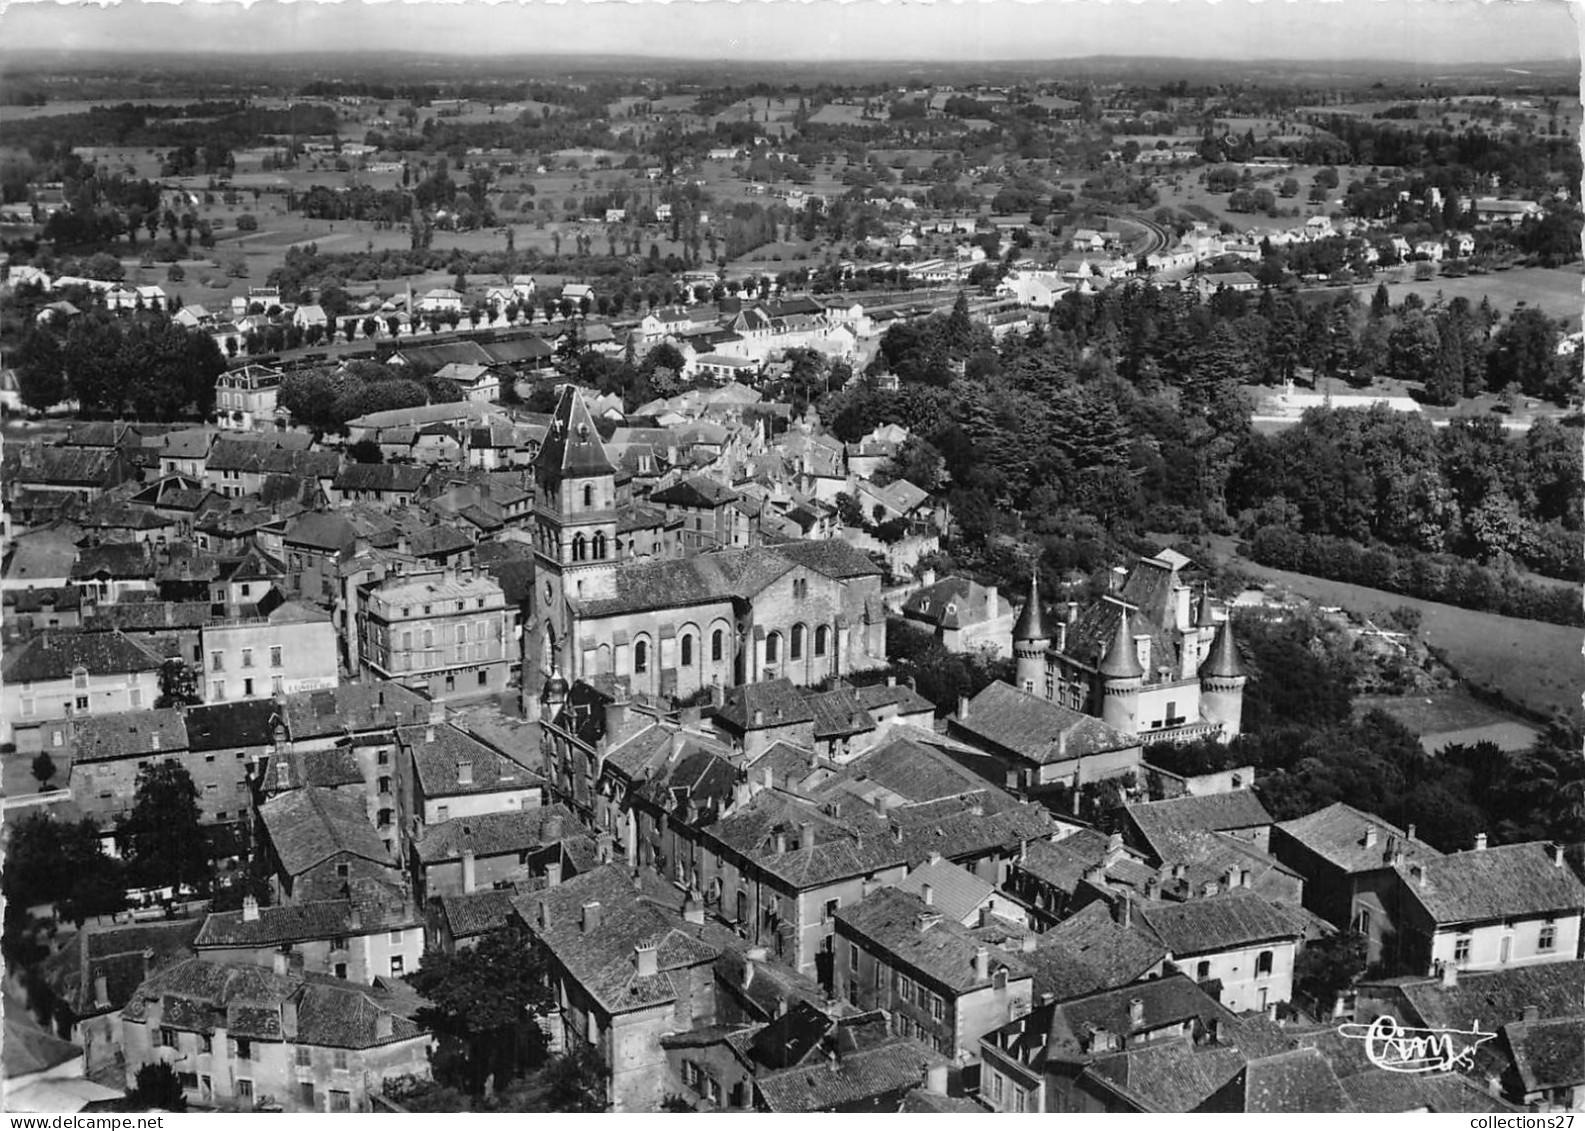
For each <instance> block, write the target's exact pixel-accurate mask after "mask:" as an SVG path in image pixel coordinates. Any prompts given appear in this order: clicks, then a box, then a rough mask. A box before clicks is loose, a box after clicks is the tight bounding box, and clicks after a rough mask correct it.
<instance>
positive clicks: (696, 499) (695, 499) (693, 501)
mask: <svg viewBox="0 0 1585 1131" xmlns="http://www.w3.org/2000/svg"><path fill="white" fill-rule="evenodd" d="M737 497H738V494H737V492H736V491H734V490H732V488H730V487H727V486H725V485H723V484H720V483H717V482H716V481H715V480H714V479H711V478H710V477H709V476H706V475H695V476H693V477H692V478H689V479H684V480H683V481H682V482H680V483H674V484H672V485H671V486H670V487H666V488H663V489H661V490H659V491H653V492H651V493H650V496H649V501H650V502H652V503H659V504H660V505H661V506H679V507H692V508H698V509H704V510H714V509H715V508H716V507H724V506H726V505H727V504H728V503H730V502H732V501H734V500H735V499H737Z"/></svg>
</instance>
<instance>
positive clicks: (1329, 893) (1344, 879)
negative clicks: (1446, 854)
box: [1271, 801, 1442, 969]
mask: <svg viewBox="0 0 1585 1131" xmlns="http://www.w3.org/2000/svg"><path fill="white" fill-rule="evenodd" d="M1414 832H1415V830H1414V828H1413V826H1410V828H1409V829H1408V830H1407V831H1406V830H1403V829H1400V828H1398V827H1397V826H1395V825H1391V824H1388V823H1387V822H1386V821H1384V820H1382V819H1381V818H1380V817H1377V816H1375V815H1373V814H1370V813H1365V812H1363V811H1361V810H1359V809H1355V808H1354V807H1353V806H1352V805H1348V804H1346V803H1345V802H1341V801H1339V802H1336V803H1334V804H1332V805H1328V806H1327V807H1326V808H1324V809H1318V810H1316V811H1315V812H1314V813H1310V814H1307V815H1306V816H1303V817H1296V818H1295V819H1293V820H1291V821H1283V822H1281V823H1279V824H1276V825H1274V826H1272V829H1271V854H1272V855H1273V856H1275V857H1276V858H1277V859H1278V860H1280V861H1281V862H1282V863H1283V864H1285V865H1286V866H1288V867H1289V868H1292V869H1293V870H1294V871H1296V872H1298V873H1299V874H1300V875H1301V876H1303V877H1304V906H1305V908H1306V909H1308V910H1310V911H1313V912H1315V914H1317V915H1319V916H1320V917H1321V918H1323V919H1325V920H1326V921H1327V922H1329V923H1331V924H1332V925H1333V926H1334V927H1336V928H1338V929H1339V930H1352V931H1357V932H1358V933H1360V934H1362V935H1364V936H1365V938H1366V942H1367V947H1368V950H1367V957H1368V960H1369V961H1370V962H1371V963H1373V964H1375V963H1386V964H1388V965H1390V966H1392V967H1394V968H1396V967H1397V966H1399V965H1401V964H1405V963H1408V960H1409V958H1410V955H1411V952H1410V950H1409V948H1408V947H1407V940H1406V939H1404V937H1403V934H1402V923H1401V919H1402V916H1403V914H1404V911H1403V910H1402V908H1401V906H1400V900H1401V897H1402V896H1403V894H1404V891H1405V885H1404V883H1403V880H1402V876H1401V874H1400V868H1401V867H1403V866H1408V867H1410V868H1411V869H1412V867H1413V866H1414V865H1420V866H1421V867H1422V875H1423V874H1425V867H1426V866H1429V867H1430V868H1432V869H1434V868H1435V866H1436V862H1437V861H1439V860H1441V859H1442V854H1441V853H1440V852H1438V851H1437V850H1436V849H1434V848H1432V847H1431V846H1430V845H1428V844H1426V843H1425V842H1424V841H1422V840H1420V839H1419V838H1417V837H1416V836H1415V835H1414ZM1411 878H1413V877H1412V871H1411ZM1417 949H1423V948H1417ZM1421 957H1423V956H1421ZM1408 964H1410V965H1414V963H1408ZM1423 968H1424V967H1423V966H1421V969H1423Z"/></svg>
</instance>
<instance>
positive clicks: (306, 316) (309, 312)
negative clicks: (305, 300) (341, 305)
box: [292, 304, 330, 330]
mask: <svg viewBox="0 0 1585 1131" xmlns="http://www.w3.org/2000/svg"><path fill="white" fill-rule="evenodd" d="M329 321H330V319H329V318H327V317H326V316H325V308H324V307H322V306H319V305H316V304H308V305H306V306H299V307H298V308H297V309H296V310H294V311H292V325H293V326H296V327H298V328H299V329H302V330H308V329H311V328H313V327H316V326H317V327H318V328H319V329H321V330H323V329H324V328H325V326H326V325H327V324H328V323H329Z"/></svg>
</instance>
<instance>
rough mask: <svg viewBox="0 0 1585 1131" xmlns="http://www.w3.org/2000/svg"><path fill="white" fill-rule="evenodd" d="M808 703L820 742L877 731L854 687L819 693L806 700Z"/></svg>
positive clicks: (816, 736)
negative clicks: (860, 702) (821, 740)
mask: <svg viewBox="0 0 1585 1131" xmlns="http://www.w3.org/2000/svg"><path fill="white" fill-rule="evenodd" d="M804 702H806V703H808V704H809V709H810V710H811V711H813V712H814V717H815V730H814V734H815V738H816V739H833V738H846V737H848V736H851V735H855V734H863V733H865V732H867V731H872V730H874V729H875V720H874V719H872V718H871V717H870V713H869V712H868V711H866V710H865V709H864V708H863V707H861V706H860V705H859V701H858V696H857V695H855V694H854V693H853V689H852V688H850V687H838V688H833V689H832V690H830V691H823V692H817V693H815V694H813V695H808V696H806V697H805V699H804Z"/></svg>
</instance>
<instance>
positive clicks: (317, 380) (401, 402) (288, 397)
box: [276, 361, 462, 432]
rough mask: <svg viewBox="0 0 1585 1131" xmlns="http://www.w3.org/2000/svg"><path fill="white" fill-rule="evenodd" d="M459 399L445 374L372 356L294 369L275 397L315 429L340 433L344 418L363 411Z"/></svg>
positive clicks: (295, 417)
mask: <svg viewBox="0 0 1585 1131" xmlns="http://www.w3.org/2000/svg"><path fill="white" fill-rule="evenodd" d="M461 399H462V395H461V394H460V393H459V392H458V391H457V386H456V385H454V384H453V383H452V382H450V381H447V380H445V379H444V378H436V377H433V376H431V375H428V374H425V373H422V372H416V371H413V370H411V369H394V368H392V367H391V366H388V365H382V364H380V363H378V362H373V361H349V362H347V363H346V364H344V365H340V366H336V367H326V366H320V367H316V368H306V369H295V370H293V371H292V372H290V373H288V374H286V376H285V377H284V378H282V380H281V390H280V393H279V394H278V395H277V398H276V401H277V403H278V404H279V405H280V406H281V407H282V408H285V409H286V410H287V411H288V412H290V413H291V414H292V417H293V419H295V420H297V421H298V422H299V423H301V424H303V425H305V426H307V427H308V428H311V429H313V430H314V431H316V432H342V431H345V428H346V423H347V421H349V420H352V419H355V418H356V417H359V416H364V415H366V414H367V413H371V412H384V411H386V410H389V409H393V408H412V407H414V406H415V405H425V404H446V403H450V402H452V401H457V400H461Z"/></svg>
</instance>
